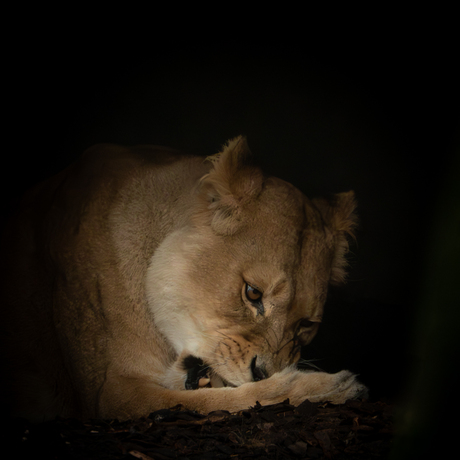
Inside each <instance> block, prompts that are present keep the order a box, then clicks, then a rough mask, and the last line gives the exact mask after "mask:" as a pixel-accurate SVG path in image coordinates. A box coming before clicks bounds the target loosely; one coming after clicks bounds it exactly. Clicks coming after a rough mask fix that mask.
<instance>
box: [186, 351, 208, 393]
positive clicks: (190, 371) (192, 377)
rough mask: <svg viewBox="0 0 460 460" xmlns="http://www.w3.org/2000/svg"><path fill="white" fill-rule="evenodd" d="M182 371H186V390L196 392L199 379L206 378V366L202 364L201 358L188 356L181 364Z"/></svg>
mask: <svg viewBox="0 0 460 460" xmlns="http://www.w3.org/2000/svg"><path fill="white" fill-rule="evenodd" d="M182 364H183V366H184V369H185V370H186V371H187V380H186V381H185V389H186V390H196V389H197V388H198V384H199V381H200V379H201V378H203V377H206V373H207V369H208V366H207V365H206V364H204V363H203V360H202V359H201V358H197V357H196V356H192V355H189V356H187V357H186V358H184V361H183V362H182Z"/></svg>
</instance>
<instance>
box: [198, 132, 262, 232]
mask: <svg viewBox="0 0 460 460" xmlns="http://www.w3.org/2000/svg"><path fill="white" fill-rule="evenodd" d="M207 161H210V162H211V163H212V168H211V170H210V171H209V173H208V174H206V175H205V176H204V177H203V178H202V179H201V189H200V197H201V199H202V200H204V204H205V206H206V208H207V209H208V211H210V212H211V213H212V218H211V226H212V228H213V230H214V231H215V232H216V233H217V234H221V235H231V234H233V233H235V231H236V230H237V229H238V227H239V222H240V221H241V213H242V210H243V208H244V205H245V203H246V202H248V201H249V200H251V199H253V198H254V197H256V196H257V195H258V194H259V193H260V191H261V189H262V182H263V175H262V172H261V171H260V169H258V168H256V167H254V166H252V165H251V151H250V150H249V147H248V144H247V142H246V138H245V137H242V136H239V137H236V138H235V139H231V140H230V141H228V142H227V144H226V145H225V146H224V148H223V150H222V151H221V152H219V153H217V154H216V155H213V156H211V157H208V158H207Z"/></svg>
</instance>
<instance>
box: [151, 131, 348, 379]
mask: <svg viewBox="0 0 460 460" xmlns="http://www.w3.org/2000/svg"><path fill="white" fill-rule="evenodd" d="M208 161H209V162H210V169H209V173H208V174H206V175H205V176H204V177H202V179H201V181H200V182H199V184H198V185H197V188H196V190H195V191H194V198H193V203H194V204H193V206H192V208H191V209H190V210H189V212H190V215H189V216H188V218H187V219H186V221H187V224H186V225H184V226H183V227H182V228H180V229H179V230H176V231H175V232H173V233H171V234H170V235H169V236H168V237H167V238H166V239H165V240H164V241H163V242H162V244H161V245H160V246H159V248H158V249H157V250H156V251H155V254H154V255H153V258H152V260H151V264H150V268H149V271H148V276H147V296H148V301H149V306H150V309H151V312H152V313H153V315H154V318H155V324H156V326H157V327H158V329H159V331H160V332H161V333H162V334H163V335H164V336H165V337H166V338H167V340H168V341H169V342H170V343H171V344H172V346H173V348H174V349H175V351H176V353H177V355H178V356H180V355H184V353H185V354H187V355H192V356H195V357H197V358H199V359H201V360H202V361H203V362H204V363H206V364H207V365H209V366H210V367H211V368H212V373H213V375H214V376H215V377H214V382H215V383H214V385H218V382H224V383H225V384H227V385H231V386H239V385H241V384H243V383H245V382H249V381H253V380H260V379H263V378H266V377H268V376H270V375H272V374H273V373H275V372H277V371H280V370H282V369H283V368H285V367H287V366H289V365H291V364H294V363H296V362H297V361H298V359H299V357H300V347H301V346H302V345H306V344H308V343H309V342H310V341H311V340H312V339H313V337H314V336H315V334H316V332H317V330H318V327H319V324H320V323H321V319H322V316H323V306H324V303H325V300H326V295H327V290H328V286H329V285H330V284H331V283H332V284H336V283H340V282H342V281H343V280H344V277H345V270H344V269H345V265H346V262H345V257H344V256H345V253H346V252H347V249H348V244H347V235H351V234H352V231H353V228H354V226H355V224H356V217H355V215H354V209H355V202H354V194H353V192H348V193H341V194H337V195H335V196H334V197H333V199H332V200H330V201H326V200H322V199H321V200H316V199H313V200H310V199H308V198H307V197H305V196H304V195H303V194H302V193H301V192H300V191H299V190H297V189H296V188H295V187H294V186H292V185H290V184H289V183H287V182H284V181H282V180H280V179H276V178H273V177H265V176H264V175H263V173H262V172H261V171H260V169H258V168H256V167H254V166H252V165H251V162H250V152H249V148H248V146H247V144H246V140H245V139H244V138H242V137H238V138H236V139H233V140H232V141H230V142H229V143H228V144H227V145H226V146H225V147H224V149H223V151H222V152H221V153H219V154H217V155H215V156H213V157H210V158H209V159H208Z"/></svg>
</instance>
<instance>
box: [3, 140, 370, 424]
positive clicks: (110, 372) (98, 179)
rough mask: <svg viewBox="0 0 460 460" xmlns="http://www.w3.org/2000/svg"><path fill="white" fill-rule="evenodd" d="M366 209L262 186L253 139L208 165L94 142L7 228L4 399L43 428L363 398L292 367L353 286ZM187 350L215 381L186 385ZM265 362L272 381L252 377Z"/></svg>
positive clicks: (337, 379)
mask: <svg viewBox="0 0 460 460" xmlns="http://www.w3.org/2000/svg"><path fill="white" fill-rule="evenodd" d="M354 208H355V203H354V197H353V193H352V192H348V193H342V194H339V195H336V196H335V198H334V199H333V200H332V201H331V202H327V201H326V200H309V199H308V198H306V197H305V196H304V195H302V193H301V192H300V191H298V190H297V189H296V188H294V187H293V186H292V185H290V184H288V183H286V182H284V181H282V180H280V179H276V178H273V177H265V176H264V175H263V174H262V172H261V171H260V170H259V169H258V168H256V167H254V166H252V165H251V162H250V151H249V148H248V146H247V144H246V140H245V139H244V138H242V137H238V138H236V139H233V140H231V141H229V143H228V144H227V145H226V146H225V147H224V149H223V150H222V152H220V153H219V154H217V155H215V156H213V157H210V158H208V159H207V161H204V160H203V159H202V158H200V157H188V156H183V155H181V154H179V153H177V152H174V151H172V150H169V149H165V148H160V147H133V148H124V147H118V146H114V145H98V146H95V147H93V148H91V149H89V150H88V151H87V152H86V153H85V154H84V155H83V157H82V158H81V159H80V160H79V161H78V162H77V163H75V164H74V165H73V166H71V167H70V168H68V169H67V170H65V171H64V172H62V173H61V174H59V175H57V176H56V177H54V178H52V179H51V180H49V181H47V182H45V183H44V184H42V185H40V186H39V187H37V188H36V189H35V190H34V191H32V192H31V193H30V194H29V195H28V197H27V198H26V199H25V201H24V203H23V206H22V210H21V212H20V213H19V214H18V215H17V216H16V218H15V220H14V221H13V222H12V224H11V226H10V227H9V229H8V230H7V232H6V234H5V239H4V243H5V244H4V248H3V253H2V267H3V271H4V273H3V274H2V277H1V278H2V282H3V286H2V309H3V313H2V317H3V318H4V321H3V323H2V331H1V333H2V347H3V350H2V354H3V357H4V358H5V359H4V363H3V365H2V369H3V370H4V371H5V377H4V378H3V379H2V380H3V383H4V384H5V383H8V384H9V387H8V388H7V389H3V390H2V395H3V396H6V398H4V399H6V400H7V402H8V403H10V406H11V410H12V412H13V413H14V414H15V415H21V416H25V417H28V418H30V419H32V420H45V419H50V418H53V417H55V416H57V415H60V416H74V417H80V418H88V417H111V418H115V417H116V418H121V419H126V418H130V417H138V416H141V415H147V414H149V413H150V412H152V411H154V410H157V409H160V408H166V407H171V406H174V405H176V404H178V403H182V404H184V405H185V406H187V407H189V408H190V409H196V410H199V411H203V412H209V411H211V410H217V409H226V410H229V411H237V410H240V409H244V408H247V407H249V406H252V405H254V404H255V403H256V401H259V402H260V403H261V404H270V403H275V402H279V401H282V400H284V399H286V398H289V399H290V401H291V402H292V403H293V404H298V403H300V402H302V401H303V400H305V399H307V398H308V399H310V400H312V401H324V400H328V401H332V402H335V403H341V402H344V401H345V400H346V399H348V398H355V397H358V396H359V395H362V394H363V392H365V387H364V386H363V385H361V384H360V383H359V382H357V380H356V378H355V376H354V375H353V374H351V373H349V372H348V371H342V372H339V373H338V374H327V373H323V372H301V371H298V370H296V369H295V363H296V362H297V360H298V359H299V357H300V346H301V345H303V344H307V343H309V342H310V341H311V339H312V338H313V337H314V335H315V334H316V331H317V329H318V325H319V323H320V322H321V318H322V314H323V305H324V302H325V299H326V294H327V288H328V285H329V283H331V282H334V283H338V282H341V281H343V279H344V276H345V271H344V268H345V259H344V256H345V253H346V251H347V248H348V245H347V239H346V237H347V234H352V231H353V228H354V225H355V215H354ZM246 283H249V284H250V285H251V286H252V287H253V288H256V289H257V290H259V291H261V292H262V295H263V308H264V310H263V312H261V311H259V310H258V309H257V308H256V307H255V305H254V304H253V303H251V302H250V301H249V300H248V299H247V298H246V296H245V287H246ZM307 320H308V321H307ZM190 355H193V356H195V357H198V358H201V359H202V360H203V362H205V363H206V364H207V365H208V366H210V368H209V371H208V377H209V378H210V381H211V383H212V386H213V388H201V389H197V390H188V391H186V390H185V386H184V385H185V381H186V378H187V371H186V369H185V368H184V358H186V357H187V356H190ZM254 366H256V367H257V369H258V370H259V371H260V372H263V374H264V375H265V377H268V378H265V379H263V380H260V381H253V379H254V376H255V374H254ZM259 375H260V374H259ZM256 380H257V379H256ZM203 381H204V382H207V381H208V380H203ZM224 384H225V385H227V386H222V385H224Z"/></svg>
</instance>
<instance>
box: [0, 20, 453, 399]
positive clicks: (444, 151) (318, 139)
mask: <svg viewBox="0 0 460 460" xmlns="http://www.w3.org/2000/svg"><path fill="white" fill-rule="evenodd" d="M157 19H158V18H157ZM158 27H159V26H158V24H157V23H156V25H155V26H154V25H152V29H154V30H152V31H150V30H147V31H145V30H144V31H143V33H142V34H140V35H136V33H132V32H131V33H128V31H127V30H126V29H125V28H124V27H123V26H122V25H114V26H113V27H110V28H107V29H101V28H100V27H99V26H98V25H97V24H96V25H95V24H93V25H92V26H91V27H89V26H88V25H86V24H81V26H79V25H77V26H73V27H72V29H71V30H70V31H68V30H66V28H67V25H66V24H63V25H61V26H60V27H58V28H51V29H50V28H48V27H44V26H42V25H40V24H38V25H35V27H34V28H33V29H32V31H31V30H30V29H29V28H28V27H26V28H23V29H19V30H18V33H17V35H16V37H22V39H24V38H25V41H24V42H23V43H22V44H21V42H17V41H14V40H12V41H11V43H13V42H14V46H10V47H8V50H7V57H6V58H5V61H4V62H5V63H6V66H5V70H4V74H5V77H6V83H5V84H4V88H3V94H4V99H5V104H4V106H3V110H4V115H5V116H6V119H7V121H6V124H5V125H4V128H6V129H5V131H4V137H5V139H6V142H5V144H4V145H5V147H4V148H5V149H6V151H5V152H4V156H3V165H2V171H3V183H2V187H3V189H2V191H3V197H4V204H5V212H4V214H3V215H2V218H5V217H6V216H7V215H8V214H9V212H11V210H12V209H13V208H14V206H15V205H16V204H17V202H18V200H19V197H20V195H21V193H22V191H23V190H24V189H25V188H27V187H29V186H31V185H32V184H34V183H35V182H37V181H39V180H42V179H44V178H46V177H48V176H49V175H51V174H53V173H55V172H57V171H59V170H60V169H62V168H63V167H65V166H66V165H68V164H69V163H70V162H72V161H73V160H74V159H75V158H77V157H78V155H79V154H80V153H81V152H82V151H83V150H84V149H85V148H87V147H89V146H90V145H92V144H94V143H98V142H113V143H121V144H143V143H151V144H160V145H167V146H171V147H175V148H179V149H184V150H186V151H189V152H191V153H196V154H201V155H210V154H213V153H215V152H217V151H218V150H219V149H220V147H221V145H222V144H223V143H224V142H225V141H226V140H227V139H229V138H231V137H233V136H236V135H239V134H244V135H246V136H247V137H248V142H249V145H250V147H251V149H252V151H253V152H254V154H255V155H257V156H258V158H259V160H260V163H261V164H262V165H263V167H264V169H265V170H266V171H267V172H268V173H270V174H275V175H277V176H279V177H281V178H283V179H285V180H287V181H290V182H292V183H293V184H294V185H296V186H297V187H298V188H300V189H301V190H302V191H304V192H305V194H307V195H308V196H310V197H314V196H318V195H325V194H328V193H331V192H340V191H347V190H351V189H352V190H354V191H355V192H356V195H357V200H358V203H359V208H358V212H359V215H360V222H361V223H360V228H359V231H358V232H357V244H356V245H353V247H352V253H351V257H350V262H351V270H350V277H349V282H348V284H347V285H346V286H345V287H344V288H341V289H337V290H333V291H332V292H331V296H330V302H329V305H328V309H327V313H326V316H325V320H324V325H323V326H322V329H321V331H320V333H319V334H318V337H317V338H316V339H315V340H314V342H313V344H312V345H311V346H310V347H309V348H308V349H307V351H306V354H305V357H306V358H308V359H311V358H318V359H319V361H315V363H316V364H317V365H318V366H320V367H322V368H323V369H325V370H327V371H335V370H339V369H341V368H350V369H351V370H353V371H355V372H359V373H360V374H361V377H362V379H363V380H364V381H365V382H366V383H368V385H369V386H370V388H371V396H372V395H374V397H387V396H389V397H393V396H395V395H399V394H400V392H401V390H402V389H403V387H404V383H405V380H406V377H407V374H408V371H409V370H410V369H411V366H412V365H413V364H414V360H415V357H414V353H415V352H414V350H413V348H412V347H411V346H410V343H411V341H412V331H413V325H414V318H416V316H417V311H418V302H419V297H420V292H421V289H422V288H423V286H422V284H423V283H422V282H421V281H419V280H421V279H424V278H423V276H424V267H425V256H426V250H425V248H426V245H427V242H429V241H430V238H431V235H432V234H431V231H432V230H431V229H432V225H433V220H434V219H433V216H434V215H435V209H436V206H437V201H438V195H439V190H440V186H441V185H442V184H443V181H444V177H445V174H446V172H448V171H449V170H450V168H451V166H450V165H451V161H452V158H453V155H454V152H456V150H455V149H456V148H457V149H458V136H457V135H458V131H456V130H457V129H458V124H457V123H458V118H457V117H458V102H459V98H458V96H459V94H458V78H459V73H458V71H457V64H458V51H457V47H456V46H455V36H454V34H451V32H450V30H449V28H443V27H442V24H441V27H440V30H441V32H442V33H440V32H439V30H438V29H436V31H435V30H434V29H433V28H432V27H431V26H430V27H424V26H423V25H422V26H421V27H417V28H411V27H408V23H407V22H404V21H403V22H402V23H400V24H399V25H396V24H394V23H391V24H386V23H385V24H384V23H382V24H380V25H379V26H377V25H376V24H369V25H368V26H367V28H366V29H365V30H361V31H360V32H359V33H357V32H356V30H353V28H349V29H348V28H346V27H344V28H343V29H340V30H339V31H337V30H332V31H330V30H321V32H317V33H310V34H309V35H308V36H306V34H305V35H304V34H303V31H302V30H301V29H300V30H299V29H297V26H296V27H294V26H293V27H292V28H295V29H296V30H297V33H296V34H295V36H290V35H286V34H285V33H284V32H283V31H284V29H283V31H281V30H279V29H278V28H275V29H272V30H270V29H268V30H267V31H266V32H264V33H263V34H260V35H255V36H254V35H253V34H251V37H249V36H248V35H246V33H241V30H240V31H239V32H238V33H237V29H238V27H242V26H241V24H239V25H238V27H237V26H236V25H235V28H233V27H232V28H230V30H231V32H230V30H229V29H227V28H225V27H224V26H223V25H220V24H217V23H216V22H212V23H210V24H208V25H207V26H201V28H200V31H201V32H204V34H205V35H206V38H205V39H204V40H203V41H198V40H195V39H194V37H193V36H192V35H190V33H189V32H184V31H183V30H182V29H180V28H179V27H178V26H177V24H175V25H174V26H168V27H166V26H165V25H164V24H163V27H165V28H164V31H163V32H162V31H158V30H157V29H158ZM284 27H288V29H291V27H290V25H289V24H284ZM222 29H224V30H222ZM243 29H244V28H243ZM286 30H287V29H286ZM130 31H131V29H130ZM150 32H151V33H150ZM235 36H236V37H238V38H233V37H235ZM456 136H457V137H456ZM453 212H454V210H453ZM415 354H416V353H415Z"/></svg>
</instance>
